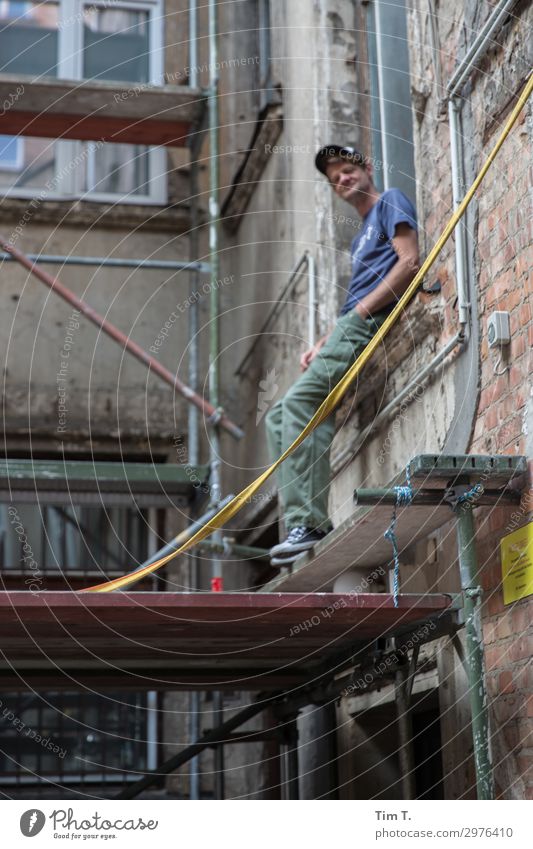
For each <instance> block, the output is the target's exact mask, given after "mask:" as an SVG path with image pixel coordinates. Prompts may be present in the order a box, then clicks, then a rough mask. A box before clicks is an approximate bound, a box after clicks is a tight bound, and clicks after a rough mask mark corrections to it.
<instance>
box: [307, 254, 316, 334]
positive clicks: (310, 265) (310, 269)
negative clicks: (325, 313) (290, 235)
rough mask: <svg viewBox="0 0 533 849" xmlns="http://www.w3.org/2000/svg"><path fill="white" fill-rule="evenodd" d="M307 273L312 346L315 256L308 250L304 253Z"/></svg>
mask: <svg viewBox="0 0 533 849" xmlns="http://www.w3.org/2000/svg"><path fill="white" fill-rule="evenodd" d="M306 259H307V275H308V283H307V285H308V304H309V306H308V309H309V347H310V348H312V347H313V345H314V344H315V341H316V305H317V301H316V265H315V258H314V257H313V256H311V254H310V253H309V252H307V253H306Z"/></svg>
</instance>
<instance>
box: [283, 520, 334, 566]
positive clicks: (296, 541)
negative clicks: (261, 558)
mask: <svg viewBox="0 0 533 849" xmlns="http://www.w3.org/2000/svg"><path fill="white" fill-rule="evenodd" d="M326 534H327V531H319V530H317V529H316V528H307V527H305V525H298V527H296V528H291V530H290V531H289V534H288V536H287V539H286V540H285V542H280V543H279V545H275V546H274V547H273V548H271V549H270V557H271V558H273V557H274V558H276V560H277V559H278V558H288V562H290V558H292V559H293V560H294V559H296V557H297V556H298V555H299V554H301V552H302V551H307V550H308V549H309V548H313V546H314V545H316V544H317V542H320V540H321V539H324V537H325V536H326ZM271 562H272V560H271Z"/></svg>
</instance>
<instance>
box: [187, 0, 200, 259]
mask: <svg viewBox="0 0 533 849" xmlns="http://www.w3.org/2000/svg"><path fill="white" fill-rule="evenodd" d="M197 39H198V2H197V0H189V85H190V86H191V88H197V87H198V41H197ZM193 256H194V254H193Z"/></svg>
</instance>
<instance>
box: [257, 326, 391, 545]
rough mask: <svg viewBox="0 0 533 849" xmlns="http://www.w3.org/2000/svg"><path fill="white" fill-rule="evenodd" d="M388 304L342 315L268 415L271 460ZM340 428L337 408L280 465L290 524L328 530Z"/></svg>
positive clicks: (371, 331)
mask: <svg viewBox="0 0 533 849" xmlns="http://www.w3.org/2000/svg"><path fill="white" fill-rule="evenodd" d="M388 312H389V311H388V310H386V311H385V312H380V313H376V314H375V315H374V316H372V318H369V319H363V318H361V317H360V316H359V315H358V314H357V313H356V312H355V311H353V310H352V311H351V312H349V313H346V315H342V316H341V317H340V318H339V319H338V321H337V324H336V326H335V328H334V330H333V332H332V334H331V336H330V337H329V339H328V341H327V342H326V344H325V345H324V347H323V348H322V349H321V351H320V353H319V354H318V355H317V356H316V357H315V359H314V360H313V361H312V362H311V365H310V366H309V368H308V369H307V371H305V372H304V373H303V374H302V376H301V377H299V378H298V380H297V381H296V383H295V384H294V385H293V386H292V387H291V388H290V389H289V391H288V392H287V394H286V395H285V396H284V397H283V398H281V399H280V400H279V401H278V402H277V403H276V404H275V405H274V406H273V407H272V409H271V410H270V411H269V412H268V414H267V416H266V432H267V445H268V451H269V455H270V460H271V462H273V461H274V460H276V459H277V458H278V457H279V456H280V455H281V454H282V453H283V452H284V451H285V450H286V449H287V448H288V447H289V445H291V444H292V443H293V442H294V440H295V439H296V437H297V436H298V434H299V433H301V431H302V430H303V429H304V427H305V425H306V424H307V422H308V421H309V419H310V418H311V416H312V415H313V413H315V412H316V410H317V409H318V407H319V406H320V404H321V403H322V401H323V400H324V398H326V396H327V395H328V394H329V393H330V391H331V390H332V389H333V387H334V386H335V385H336V384H337V383H338V382H339V380H340V379H341V377H342V376H343V375H344V374H345V373H346V371H347V370H348V368H349V367H350V366H351V364H352V363H353V362H354V361H355V360H356V359H357V357H358V356H359V354H360V353H361V351H362V350H363V348H365V347H366V345H367V344H368V342H369V341H370V339H371V338H372V336H373V335H374V333H375V332H376V330H377V329H378V327H379V326H380V325H381V324H382V323H383V321H384V320H385V318H386V316H387V315H388ZM334 432H335V414H334V413H332V414H331V415H330V416H328V418H327V419H326V420H325V421H324V422H322V424H321V425H319V426H318V427H317V428H315V430H314V431H313V433H311V434H310V435H309V436H308V437H307V439H305V440H304V442H303V443H302V444H301V445H300V446H299V448H297V449H296V451H295V452H294V453H293V454H291V456H290V457H288V458H287V459H286V460H285V462H284V463H282V464H281V466H280V468H279V469H278V472H277V475H278V488H279V495H280V498H281V501H282V506H283V512H284V516H285V525H286V528H287V530H290V529H291V528H294V527H297V526H298V525H305V526H306V527H309V528H320V529H321V530H326V531H327V530H329V528H330V527H331V523H330V521H329V518H328V495H329V477H330V469H329V453H330V448H331V442H332V440H333V435H334Z"/></svg>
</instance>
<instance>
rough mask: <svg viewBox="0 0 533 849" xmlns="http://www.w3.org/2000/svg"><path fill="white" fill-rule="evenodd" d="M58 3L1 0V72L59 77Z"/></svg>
mask: <svg viewBox="0 0 533 849" xmlns="http://www.w3.org/2000/svg"><path fill="white" fill-rule="evenodd" d="M58 10H59V4H58V3H19V2H15V3H10V2H7V0H1V2H0V57H1V60H0V71H1V72H2V73H6V74H29V75H31V76H42V75H45V76H48V77H56V76H57V43H58V33H57V23H58Z"/></svg>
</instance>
